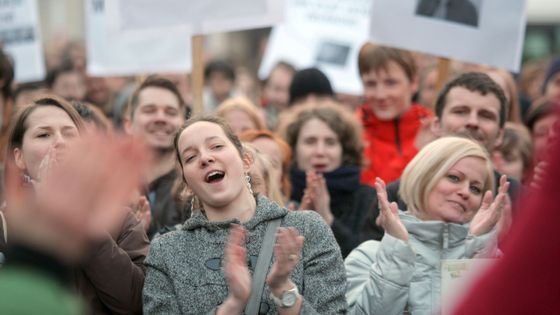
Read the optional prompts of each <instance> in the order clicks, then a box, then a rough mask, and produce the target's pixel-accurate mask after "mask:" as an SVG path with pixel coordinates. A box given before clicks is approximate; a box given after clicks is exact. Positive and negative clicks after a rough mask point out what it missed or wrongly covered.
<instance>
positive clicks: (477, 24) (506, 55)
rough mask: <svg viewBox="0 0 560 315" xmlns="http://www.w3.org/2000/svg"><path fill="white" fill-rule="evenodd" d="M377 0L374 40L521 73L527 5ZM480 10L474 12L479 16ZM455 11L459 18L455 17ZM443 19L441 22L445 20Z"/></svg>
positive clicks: (521, 1)
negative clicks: (439, 6) (453, 6)
mask: <svg viewBox="0 0 560 315" xmlns="http://www.w3.org/2000/svg"><path fill="white" fill-rule="evenodd" d="M449 2H450V3H454V5H455V8H457V10H452V9H451V6H452V5H451V4H449V5H448V6H447V7H448V8H449V9H448V12H447V13H445V11H442V9H440V8H438V7H437V4H436V6H432V4H433V3H443V2H442V1H437V0H400V1H394V0H375V1H374V2H373V7H372V10H371V34H370V37H371V40H372V41H373V42H374V43H379V44H383V45H387V46H392V47H398V48H403V49H409V50H415V51H420V52H424V53H429V54H433V55H436V56H441V57H447V58H450V59H457V60H461V61H466V62H471V63H478V64H486V65H490V66H494V67H498V68H504V69H509V70H512V71H515V72H518V71H519V67H520V63H521V50H522V45H523V38H524V35H525V23H526V14H525V8H526V0H516V1H512V0H449ZM473 10H474V11H473ZM452 12H453V13H452ZM440 16H441V17H440Z"/></svg>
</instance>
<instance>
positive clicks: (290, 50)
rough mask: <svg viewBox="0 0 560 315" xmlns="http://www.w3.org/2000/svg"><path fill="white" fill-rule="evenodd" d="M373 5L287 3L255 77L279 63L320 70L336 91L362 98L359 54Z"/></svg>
mask: <svg viewBox="0 0 560 315" xmlns="http://www.w3.org/2000/svg"><path fill="white" fill-rule="evenodd" d="M370 5H371V0H345V1H339V0H287V1H286V19H285V21H284V23H283V24H281V25H279V26H277V27H274V29H273V30H272V33H271V36H270V39H269V43H268V47H267V50H266V52H265V55H264V58H263V61H262V63H261V67H260V69H259V77H260V78H261V79H264V78H266V77H267V76H268V74H269V73H270V70H271V69H272V67H273V66H274V65H275V64H276V63H277V62H278V61H286V62H289V63H291V64H293V65H294V66H295V67H296V68H307V67H312V66H315V67H317V68H319V69H321V70H322V71H323V72H325V74H326V75H327V77H329V80H330V81H331V83H332V85H333V88H334V89H335V90H336V91H337V92H342V93H347V94H353V95H361V94H362V90H363V88H362V84H361V82H360V77H359V74H358V65H357V64H358V52H359V50H360V48H361V46H362V45H363V44H364V42H365V41H366V40H367V38H368V30H369V9H370Z"/></svg>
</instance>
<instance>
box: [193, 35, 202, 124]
mask: <svg viewBox="0 0 560 315" xmlns="http://www.w3.org/2000/svg"><path fill="white" fill-rule="evenodd" d="M203 44H204V41H203V35H195V36H193V37H192V74H191V83H192V86H191V88H192V93H193V104H192V106H193V108H192V110H193V114H200V113H202V112H203V111H204V103H203V100H202V91H203V89H204V64H203V58H202V55H203V53H204V47H203Z"/></svg>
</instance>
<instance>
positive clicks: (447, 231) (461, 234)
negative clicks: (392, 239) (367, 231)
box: [399, 213, 469, 247]
mask: <svg viewBox="0 0 560 315" xmlns="http://www.w3.org/2000/svg"><path fill="white" fill-rule="evenodd" d="M399 216H400V218H401V221H402V223H403V224H404V226H405V227H406V229H407V230H408V233H409V234H410V235H411V236H413V237H414V238H416V239H417V240H419V241H421V242H422V243H426V244H432V245H435V246H441V245H442V244H443V242H444V241H445V238H447V242H448V244H449V246H450V247H454V246H457V245H458V244H460V243H462V242H464V241H465V239H466V238H467V236H468V234H469V224H468V223H467V224H457V223H449V222H443V221H423V220H420V219H418V218H417V217H415V216H413V215H411V214H409V213H400V214H399Z"/></svg>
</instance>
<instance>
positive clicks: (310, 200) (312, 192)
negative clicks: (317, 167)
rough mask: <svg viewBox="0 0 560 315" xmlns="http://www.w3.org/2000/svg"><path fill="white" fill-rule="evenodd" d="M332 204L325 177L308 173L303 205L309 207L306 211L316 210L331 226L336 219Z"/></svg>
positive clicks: (311, 172) (313, 172)
mask: <svg viewBox="0 0 560 315" xmlns="http://www.w3.org/2000/svg"><path fill="white" fill-rule="evenodd" d="M330 203H331V196H330V194H329V190H328V188H327V182H326V180H325V177H323V175H322V174H317V173H316V172H315V171H309V172H307V174H306V188H305V193H304V195H303V198H302V205H305V206H307V208H305V209H310V210H315V211H316V212H317V213H319V215H321V217H322V218H323V220H325V222H326V223H327V224H328V225H331V224H332V222H333V220H334V217H333V214H332V212H331V206H330ZM302 209H304V208H302Z"/></svg>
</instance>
